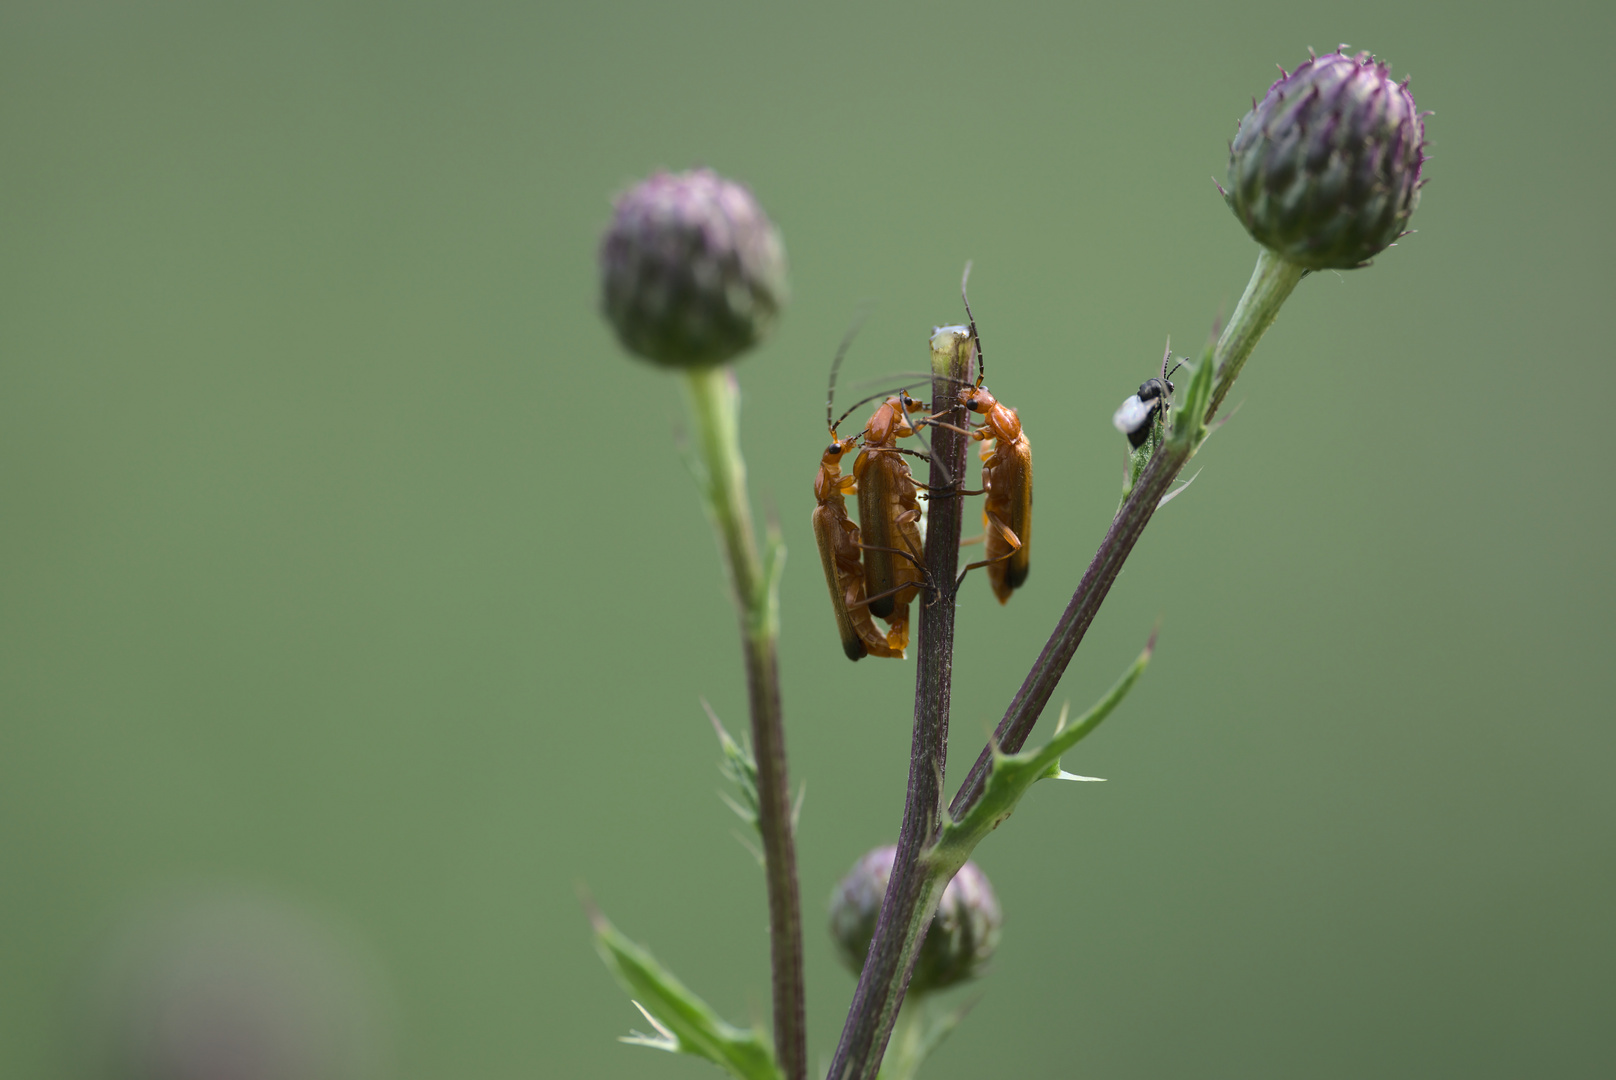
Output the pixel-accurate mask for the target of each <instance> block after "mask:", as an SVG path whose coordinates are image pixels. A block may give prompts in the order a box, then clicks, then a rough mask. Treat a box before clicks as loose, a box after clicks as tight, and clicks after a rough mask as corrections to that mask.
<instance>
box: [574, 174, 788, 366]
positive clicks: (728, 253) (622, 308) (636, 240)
mask: <svg viewBox="0 0 1616 1080" xmlns="http://www.w3.org/2000/svg"><path fill="white" fill-rule="evenodd" d="M600 279H601V308H602V310H603V311H604V312H605V315H606V319H607V321H608V322H610V323H611V324H612V328H613V329H615V330H616V331H617V336H618V338H619V339H620V340H621V341H622V342H623V345H624V346H625V347H626V348H627V349H628V350H629V351H630V352H633V353H636V354H637V355H639V356H643V357H645V358H646V359H647V360H651V361H654V362H655V363H658V364H664V365H666V366H669V367H709V366H711V365H714V364H722V363H724V362H725V361H727V360H730V359H733V358H734V357H735V356H737V355H738V354H740V353H742V352H745V351H746V350H747V349H750V348H751V347H752V346H753V345H756V344H757V343H758V342H759V341H761V340H763V338H764V337H766V336H767V335H768V332H769V330H770V328H771V327H772V326H773V324H774V318H775V315H776V314H777V313H778V312H779V310H780V308H781V306H782V305H783V304H784V303H785V300H786V258H785V247H784V245H783V244H781V242H780V234H779V232H778V231H777V230H776V229H775V227H774V225H773V223H772V222H770V221H769V218H768V216H767V215H766V214H764V213H763V209H762V207H760V206H758V204H757V201H756V200H755V199H753V198H752V194H751V192H749V191H747V190H746V188H744V187H742V186H741V185H740V184H737V183H734V182H733V181H729V180H725V179H724V178H723V177H721V176H719V175H718V174H717V173H715V172H713V171H712V170H710V169H697V170H695V171H693V172H687V173H665V172H659V173H657V174H656V175H654V176H652V177H651V178H650V179H649V180H646V181H645V182H643V183H641V184H639V185H638V186H636V187H635V188H633V189H632V190H630V191H629V192H627V193H626V194H624V195H623V196H622V197H620V198H619V199H618V200H617V205H616V209H615V212H614V213H613V215H612V223H611V225H610V226H609V227H608V228H607V230H606V235H605V237H603V238H602V240H601V244H600Z"/></svg>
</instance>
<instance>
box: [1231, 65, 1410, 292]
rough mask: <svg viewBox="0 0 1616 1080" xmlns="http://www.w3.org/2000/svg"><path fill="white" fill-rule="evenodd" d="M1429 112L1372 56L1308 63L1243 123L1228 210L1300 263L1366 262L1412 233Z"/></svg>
mask: <svg viewBox="0 0 1616 1080" xmlns="http://www.w3.org/2000/svg"><path fill="white" fill-rule="evenodd" d="M1280 70H1281V71H1283V70H1284V69H1283V68H1281V69H1280ZM1424 115H1425V114H1422V113H1421V112H1420V111H1419V110H1418V109H1416V108H1415V107H1414V98H1413V96H1412V95H1411V94H1410V93H1409V92H1408V80H1407V79H1404V80H1403V82H1402V83H1398V82H1396V81H1394V80H1393V79H1392V77H1391V71H1390V69H1389V68H1388V67H1387V66H1386V65H1385V64H1384V63H1381V62H1379V61H1377V60H1376V59H1375V58H1374V57H1373V56H1371V55H1369V54H1368V53H1366V52H1362V53H1359V54H1357V55H1356V56H1347V55H1346V53H1345V47H1344V46H1343V51H1341V52H1337V53H1330V54H1328V55H1326V56H1320V57H1315V58H1312V59H1309V60H1306V61H1304V62H1303V63H1302V64H1301V66H1300V67H1298V68H1297V69H1296V70H1295V71H1294V72H1292V73H1291V74H1289V75H1285V76H1282V77H1281V78H1280V79H1279V80H1278V81H1277V82H1275V83H1274V85H1272V86H1270V87H1269V88H1268V92H1267V93H1266V94H1264V95H1263V99H1262V101H1260V102H1257V103H1256V104H1254V105H1253V106H1252V109H1251V111H1250V112H1249V113H1247V114H1246V115H1245V117H1244V119H1242V120H1241V121H1240V127H1239V130H1238V131H1236V132H1235V137H1234V143H1233V145H1232V147H1231V148H1230V151H1229V190H1228V195H1227V199H1228V203H1229V208H1230V209H1231V210H1233V211H1234V215H1235V217H1237V218H1239V219H1240V223H1241V224H1242V225H1244V226H1245V227H1246V231H1247V232H1249V233H1251V235H1252V237H1253V239H1255V240H1256V241H1257V242H1258V243H1259V244H1262V245H1264V246H1265V247H1268V248H1271V249H1273V251H1274V252H1275V253H1276V254H1278V255H1279V256H1280V257H1281V258H1283V259H1285V260H1287V261H1289V262H1292V263H1295V264H1296V265H1297V266H1301V267H1304V268H1306V269H1308V270H1350V269H1353V268H1355V267H1359V266H1364V265H1367V264H1368V262H1369V260H1370V259H1372V258H1374V257H1375V256H1376V255H1378V254H1380V253H1381V252H1382V251H1384V250H1386V248H1387V247H1389V246H1391V244H1392V242H1393V241H1395V240H1396V239H1397V238H1398V237H1399V236H1401V235H1405V230H1406V227H1407V225H1408V219H1409V217H1410V215H1412V214H1413V213H1414V207H1415V206H1416V205H1417V204H1418V203H1419V188H1420V186H1421V184H1422V183H1423V181H1422V180H1421V178H1420V168H1421V165H1422V164H1423V162H1424V160H1425V158H1424V156H1423V154H1422V151H1421V147H1422V145H1423V144H1424V140H1425V122H1424Z"/></svg>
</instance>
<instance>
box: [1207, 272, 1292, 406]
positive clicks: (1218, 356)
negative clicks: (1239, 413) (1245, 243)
mask: <svg viewBox="0 0 1616 1080" xmlns="http://www.w3.org/2000/svg"><path fill="white" fill-rule="evenodd" d="M1306 273H1307V271H1306V270H1303V269H1302V268H1301V267H1300V266H1297V265H1296V264H1295V263H1289V262H1286V261H1285V260H1284V259H1282V258H1280V257H1279V256H1278V255H1276V254H1274V253H1273V252H1272V251H1270V250H1269V249H1268V248H1265V247H1259V248H1258V249H1257V267H1256V269H1254V270H1253V271H1252V272H1251V280H1250V281H1249V282H1247V283H1246V291H1245V293H1244V295H1242V296H1241V297H1240V303H1239V304H1238V305H1236V307H1235V309H1234V314H1233V315H1231V316H1230V317H1229V326H1228V328H1227V329H1226V330H1225V331H1224V332H1223V336H1222V337H1220V338H1218V348H1217V352H1215V353H1214V354H1213V356H1212V361H1213V363H1214V364H1216V365H1217V369H1216V370H1217V373H1218V381H1217V385H1216V386H1215V387H1214V388H1213V390H1212V401H1211V403H1210V404H1209V405H1208V406H1207V409H1206V422H1207V423H1209V424H1210V423H1211V422H1212V417H1213V416H1215V415H1216V414H1217V411H1218V406H1220V405H1222V404H1223V397H1224V395H1225V394H1227V393H1228V392H1229V387H1231V386H1233V385H1234V381H1235V379H1236V378H1238V377H1239V375H1240V369H1241V368H1243V367H1245V366H1246V359H1247V358H1248V357H1250V356H1251V352H1252V350H1253V349H1255V348H1256V347H1257V342H1258V341H1260V340H1261V339H1262V336H1263V333H1264V332H1265V331H1267V329H1268V328H1269V327H1270V326H1272V325H1273V324H1274V319H1275V318H1277V317H1278V316H1279V308H1280V305H1282V304H1283V303H1285V299H1286V298H1287V297H1288V296H1290V294H1291V290H1292V289H1294V288H1296V283H1297V282H1299V281H1301V280H1302V276H1303V275H1304V274H1306Z"/></svg>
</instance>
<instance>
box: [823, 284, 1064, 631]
mask: <svg viewBox="0 0 1616 1080" xmlns="http://www.w3.org/2000/svg"><path fill="white" fill-rule="evenodd" d="M970 273H971V268H970V265H969V264H966V267H965V278H966V279H969V277H970ZM960 296H961V298H962V299H964V300H965V315H966V317H967V319H969V320H970V327H971V341H972V344H973V345H974V346H975V347H976V382H975V384H967V385H965V386H962V387H961V388H960V390H959V394H958V400H959V404H961V405H963V406H965V408H967V409H968V410H970V411H971V412H973V413H976V414H977V415H979V416H981V417H982V423H981V424H980V425H977V426H974V427H971V428H969V429H961V428H956V427H954V426H953V425H951V424H947V423H944V422H943V421H942V420H940V419H939V417H940V416H942V415H943V414H944V412H945V411H946V410H945V409H943V408H939V409H938V411H937V413H935V414H932V415H925V409H926V408H927V406H926V403H925V402H921V401H916V400H915V399H914V398H912V397H910V396H909V394H908V392H907V390H905V389H900V390H899V391H898V392H897V393H896V394H895V395H893V396H888V397H886V400H885V401H883V402H882V403H881V404H880V405H878V406H877V407H876V410H875V412H874V413H873V414H871V416H870V419H869V422H868V423H866V424H865V425H864V430H863V431H861V432H859V434H857V435H854V436H853V437H851V438H848V439H843V438H841V437H840V436H839V435H837V433H836V430H837V428H838V427H840V426H841V423H842V421H843V420H845V419H847V417H848V415H849V414H850V413H851V412H852V411H853V409H856V408H858V407H859V406H860V405H863V404H865V403H866V402H869V401H873V400H875V398H877V397H883V396H885V395H882V394H877V395H874V397H870V398H865V399H864V400H863V401H859V402H856V403H855V404H854V405H853V406H852V407H851V408H849V409H848V410H847V412H844V413H843V414H842V415H841V416H840V417H837V418H836V419H834V420H833V419H831V416H832V413H833V406H832V402H833V401H834V400H835V395H836V372H837V369H838V368H840V367H841V363H842V358H843V356H845V355H846V353H847V347H848V345H849V344H850V342H851V337H849V338H848V339H846V340H844V341H843V342H842V345H841V348H840V349H838V350H837V353H836V360H835V361H834V362H833V363H832V365H831V371H830V387H829V392H828V393H827V395H826V401H825V423H826V426H827V427H828V428H829V429H830V440H831V441H830V445H829V446H827V447H826V448H825V452H824V454H823V455H822V456H821V457H820V460H819V472H818V474H817V475H816V476H815V477H814V499H815V501H816V502H817V504H818V505H817V506H815V507H814V512H813V525H814V540H815V541H816V542H817V543H818V545H819V559H820V562H821V563H822V564H823V566H824V570H825V583H826V585H827V586H829V588H830V603H831V610H832V611H833V613H834V614H835V616H836V630H837V633H838V634H839V635H840V636H841V639H842V650H843V651H844V652H845V653H846V654H847V658H848V659H849V660H859V659H862V658H863V657H865V656H890V657H896V658H897V659H900V660H901V659H902V658H903V654H904V649H905V648H907V647H908V644H909V603H910V601H912V600H913V599H914V598H915V596H916V595H917V594H918V593H919V592H920V590H921V589H926V588H931V587H932V586H931V584H930V583H928V582H927V580H926V572H925V556H924V553H923V551H922V542H921V536H920V503H919V493H918V491H919V489H920V488H922V487H924V485H922V484H919V483H917V482H916V481H915V478H914V476H913V475H912V474H911V473H910V471H909V463H908V462H906V461H905V460H904V456H905V455H912V456H915V457H924V456H925V455H924V454H919V453H917V452H915V451H913V450H908V449H905V448H903V447H900V446H899V445H898V440H899V439H905V438H909V437H911V436H915V435H917V434H918V432H919V430H920V429H921V428H923V427H927V426H932V425H934V426H937V427H947V428H949V429H950V430H953V431H959V432H960V433H961V434H963V435H966V436H967V437H969V438H971V439H973V440H975V441H978V442H980V443H981V444H982V446H981V458H982V490H981V491H976V492H965V491H960V492H956V493H957V494H960V495H986V496H987V498H986V500H985V501H984V503H983V507H982V523H983V526H984V529H985V537H984V540H985V542H986V545H987V557H986V558H985V559H983V560H982V561H981V562H976V563H971V564H970V565H969V566H967V567H966V568H965V571H964V572H962V573H961V575H960V577H961V579H963V578H964V576H965V573H968V572H970V571H971V570H974V569H977V568H979V567H982V568H986V569H987V572H988V582H989V584H991V585H992V586H993V595H995V596H997V597H998V598H999V603H1001V604H1002V603H1005V602H1006V601H1008V600H1009V599H1010V594H1011V593H1012V592H1013V591H1015V590H1016V589H1017V588H1019V587H1020V586H1021V584H1022V582H1024V581H1026V580H1027V570H1028V566H1029V557H1030V544H1031V540H1032V448H1031V447H1030V446H1029V444H1028V442H1027V435H1026V433H1025V432H1023V431H1022V430H1021V420H1020V419H1019V418H1018V417H1017V416H1016V411H1015V410H1014V409H1012V408H1009V407H1007V406H1005V405H1001V404H1000V403H999V401H998V400H997V399H996V398H995V397H994V396H993V395H992V394H991V393H989V391H988V389H987V388H986V387H985V386H983V385H982V380H983V377H984V371H985V369H984V366H983V362H982V339H981V337H980V336H979V335H978V334H977V332H976V317H975V316H974V315H972V314H971V301H970V299H969V298H968V297H966V295H965V280H962V281H961V282H960ZM932 404H933V406H936V405H937V404H938V403H937V402H933V403H932ZM861 444H862V448H861ZM855 449H859V450H860V453H859V455H858V458H857V459H856V460H855V461H854V463H853V471H852V474H851V475H849V476H844V475H842V457H843V456H844V455H845V454H848V453H850V452H852V451H853V450H855ZM854 493H856V494H857V495H858V504H859V521H860V522H861V523H862V525H863V531H862V533H861V532H860V528H859V525H856V524H854V523H853V521H852V520H851V519H850V518H849V517H848V516H847V503H846V496H847V495H850V494H854ZM954 584H955V587H956V588H957V587H958V584H959V583H958V582H955V583H954ZM876 618H880V619H883V620H884V621H885V622H886V623H887V626H888V629H887V632H886V633H885V634H884V635H883V634H882V633H881V631H880V630H879V629H878V628H877V627H876V625H875V619H876Z"/></svg>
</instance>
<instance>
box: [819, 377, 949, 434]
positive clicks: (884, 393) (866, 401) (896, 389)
mask: <svg viewBox="0 0 1616 1080" xmlns="http://www.w3.org/2000/svg"><path fill="white" fill-rule="evenodd" d="M930 381H931V380H929V379H928V380H926V381H925V382H912V383H909V384H907V385H905V386H897V387H892V388H891V389H887V390H882V391H881V392H879V393H876V394H870V395H869V396H867V397H861V398H859V399H858V400H857V401H855V402H853V404H851V405H849V406H848V407H847V411H846V412H844V413H842V415H841V416H839V417H837V418H836V423H834V424H832V425H831V430H832V431H835V430H836V429H837V428H839V427H841V426H842V421H843V420H846V419H847V418H848V417H849V416H850V415H852V412H853V410H854V409H856V408H858V407H859V406H860V405H868V404H869V403H870V402H872V401H879V400H880V399H881V398H884V397H891V396H892V395H893V393H895V392H896V393H902V392H903V391H905V390H913V389H914V388H915V387H917V386H925V385H927V383H929V382H930ZM825 418H826V419H827V420H828V419H829V418H830V411H829V410H828V409H827V410H826V412H825Z"/></svg>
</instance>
